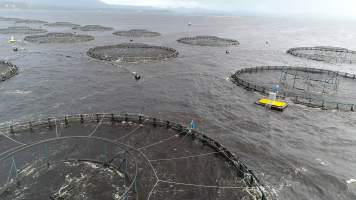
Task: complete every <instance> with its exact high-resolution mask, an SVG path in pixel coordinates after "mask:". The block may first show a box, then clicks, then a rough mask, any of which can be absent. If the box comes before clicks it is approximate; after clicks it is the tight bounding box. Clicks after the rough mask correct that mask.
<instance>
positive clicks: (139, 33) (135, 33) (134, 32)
mask: <svg viewBox="0 0 356 200" xmlns="http://www.w3.org/2000/svg"><path fill="white" fill-rule="evenodd" d="M113 34H114V35H118V36H123V37H157V36H160V35H161V34H160V33H158V32H152V31H148V30H146V29H131V30H128V31H116V32H114V33H113Z"/></svg>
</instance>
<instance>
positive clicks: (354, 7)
mask: <svg viewBox="0 0 356 200" xmlns="http://www.w3.org/2000/svg"><path fill="white" fill-rule="evenodd" d="M101 1H103V2H105V3H109V4H118V5H134V6H153V7H157V8H165V9H167V8H168V9H177V8H191V9H207V10H218V11H226V12H233V11H239V10H240V11H250V12H254V13H271V14H288V13H291V14H299V13H300V14H312V15H330V16H341V17H343V16H354V17H356V0H101Z"/></svg>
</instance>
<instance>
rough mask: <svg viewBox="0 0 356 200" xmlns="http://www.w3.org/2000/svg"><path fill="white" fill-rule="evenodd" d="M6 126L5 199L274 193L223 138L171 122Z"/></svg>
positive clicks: (0, 190) (1, 173)
mask: <svg viewBox="0 0 356 200" xmlns="http://www.w3.org/2000/svg"><path fill="white" fill-rule="evenodd" d="M0 130H1V132H0V133H1V135H0V152H2V153H1V154H0V169H1V170H0V198H1V199H4V200H10V199H11V200H14V199H87V200H94V199H125V200H128V199H156V200H164V199H177V200H178V199H186V200H188V199H191V200H193V199H194V200H200V199H201V200H205V199H216V200H219V199H221V200H226V199H256V200H261V199H263V200H267V199H272V198H273V197H272V196H271V193H270V192H268V190H266V188H265V187H263V186H261V185H260V184H259V181H258V180H257V178H256V177H255V175H254V174H253V173H252V172H251V170H249V169H248V168H247V167H246V165H244V164H243V163H242V162H241V161H239V160H238V159H237V158H236V157H235V156H234V155H233V154H232V153H231V152H229V151H228V150H227V149H226V148H225V147H223V146H222V145H221V144H219V143H218V142H216V141H214V140H212V139H210V138H208V137H207V136H205V135H203V134H201V133H199V132H197V131H196V130H194V129H189V128H186V127H184V126H182V125H179V124H176V123H173V122H170V121H164V120H159V119H156V118H149V117H146V116H143V115H129V114H122V115H116V114H92V115H76V116H66V117H63V118H60V119H47V120H40V121H36V122H33V121H32V122H27V123H23V124H17V125H11V126H10V127H9V128H1V129H0Z"/></svg>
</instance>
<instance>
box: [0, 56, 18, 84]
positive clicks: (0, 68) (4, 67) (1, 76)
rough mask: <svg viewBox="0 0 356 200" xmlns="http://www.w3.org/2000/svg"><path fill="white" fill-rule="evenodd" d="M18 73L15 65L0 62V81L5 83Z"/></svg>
mask: <svg viewBox="0 0 356 200" xmlns="http://www.w3.org/2000/svg"><path fill="white" fill-rule="evenodd" d="M17 73H18V68H17V66H16V65H14V64H12V63H10V62H7V61H3V60H0V81H5V80H7V79H9V78H11V77H13V76H15V75H16V74H17Z"/></svg>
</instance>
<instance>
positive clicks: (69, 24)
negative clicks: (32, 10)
mask: <svg viewBox="0 0 356 200" xmlns="http://www.w3.org/2000/svg"><path fill="white" fill-rule="evenodd" d="M44 25H45V26H48V27H68V28H80V27H81V25H79V24H74V23H72V22H54V23H46V24H44Z"/></svg>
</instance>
